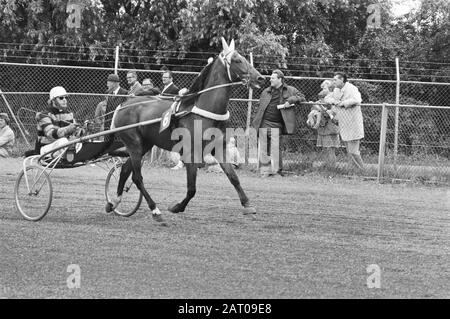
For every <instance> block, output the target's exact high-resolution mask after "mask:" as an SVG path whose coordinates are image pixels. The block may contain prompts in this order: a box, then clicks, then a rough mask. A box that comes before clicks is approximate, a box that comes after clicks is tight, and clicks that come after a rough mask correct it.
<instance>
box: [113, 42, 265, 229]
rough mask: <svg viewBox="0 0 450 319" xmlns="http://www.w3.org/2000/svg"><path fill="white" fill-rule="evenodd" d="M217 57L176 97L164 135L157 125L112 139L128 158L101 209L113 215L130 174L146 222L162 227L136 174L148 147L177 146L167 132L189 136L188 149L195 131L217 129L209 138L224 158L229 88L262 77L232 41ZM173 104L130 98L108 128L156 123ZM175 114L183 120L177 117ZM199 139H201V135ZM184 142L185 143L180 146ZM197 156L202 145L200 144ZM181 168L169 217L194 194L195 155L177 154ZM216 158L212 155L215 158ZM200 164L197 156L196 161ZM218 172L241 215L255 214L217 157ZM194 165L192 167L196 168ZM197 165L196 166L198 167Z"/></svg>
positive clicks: (257, 81) (255, 85)
mask: <svg viewBox="0 0 450 319" xmlns="http://www.w3.org/2000/svg"><path fill="white" fill-rule="evenodd" d="M222 49H223V50H222V52H221V53H220V54H219V55H218V56H217V57H216V58H215V59H214V60H213V62H211V63H209V64H208V65H207V66H206V67H205V68H204V69H203V70H202V71H201V72H200V75H199V76H198V77H197V78H196V80H195V81H194V83H193V84H192V85H191V87H190V89H189V94H186V95H185V96H181V97H180V96H179V98H180V99H181V101H180V103H181V104H180V105H179V107H178V112H176V113H175V112H174V113H175V116H172V118H173V120H171V121H172V122H171V125H172V126H171V127H170V128H168V129H165V130H162V131H161V129H160V126H161V125H160V123H159V122H157V123H155V124H150V125H145V126H140V127H138V128H134V129H129V130H123V131H121V132H118V133H116V134H117V135H118V136H119V138H120V140H121V141H122V142H123V144H124V145H125V147H126V150H127V152H128V153H129V158H128V160H127V161H126V162H125V164H124V165H123V166H122V169H121V172H120V178H119V183H118V187H117V198H116V199H114V200H112V202H108V203H107V204H106V211H107V212H111V211H113V210H114V209H115V208H116V207H117V206H118V205H119V204H120V201H121V196H122V193H123V188H124V184H125V181H126V180H127V179H128V177H129V176H130V174H131V173H132V180H133V182H134V184H135V185H136V186H137V188H138V189H139V190H140V191H141V193H142V195H143V196H144V198H145V200H146V202H147V204H148V207H149V209H150V210H151V212H152V217H153V218H154V219H155V220H156V221H158V222H162V221H163V219H162V216H161V211H160V210H159V208H158V207H157V206H156V204H155V202H154V201H153V199H152V198H151V197H150V195H149V193H148V192H147V190H146V189H145V187H144V183H143V178H142V174H141V165H142V164H141V162H142V157H143V156H144V155H145V153H147V152H148V151H149V150H151V148H152V147H153V146H157V147H160V148H162V149H165V150H173V147H174V146H175V145H176V144H177V143H178V142H180V140H179V139H172V132H173V129H175V128H176V129H180V128H181V129H182V130H185V131H187V132H189V133H190V134H189V135H188V136H189V137H190V139H189V141H188V142H190V143H191V144H190V145H194V142H195V141H194V138H195V134H196V133H195V132H194V131H195V129H196V128H195V126H197V129H198V127H199V126H198V125H199V124H201V126H200V127H201V133H204V132H205V130H207V129H208V128H218V131H219V132H220V134H221V135H222V136H215V138H216V139H217V138H218V141H223V142H222V143H221V144H220V147H221V148H222V149H221V151H222V154H225V148H226V140H225V138H224V136H225V121H226V120H227V119H228V117H229V112H228V110H227V104H228V101H229V99H230V94H231V87H232V86H233V85H237V84H244V85H247V86H249V87H252V88H260V85H262V83H263V81H264V77H263V76H262V75H261V74H260V73H259V72H258V71H257V70H256V69H255V68H254V67H253V66H252V65H251V64H250V63H249V62H248V61H247V60H246V59H245V58H244V57H243V56H242V55H240V54H239V53H238V52H237V51H236V50H235V43H234V39H233V40H231V42H230V44H227V42H226V41H225V39H224V38H222ZM172 103H173V99H171V100H167V99H163V98H162V97H135V98H133V99H129V100H127V101H126V102H124V103H123V104H122V106H120V107H119V108H118V109H117V110H116V113H115V114H114V117H113V126H114V127H115V128H120V127H121V126H126V125H130V124H135V123H139V122H144V121H149V120H152V119H159V118H162V117H163V113H164V112H166V111H167V110H169V109H171V108H173V105H172ZM177 114H184V115H183V116H180V117H177V116H176V115H177ZM201 136H203V134H202V135H201ZM184 142H186V141H184ZM201 143H202V144H201V145H202V150H203V147H205V144H206V142H205V141H203V140H202V141H201ZM179 153H180V154H182V158H183V160H184V162H185V167H186V175H187V193H186V197H185V198H184V199H183V200H182V201H181V202H178V203H176V204H174V205H173V206H171V207H169V208H168V210H169V211H170V212H172V213H180V212H184V211H185V208H186V206H187V205H188V203H189V201H190V200H191V199H192V198H193V197H194V196H195V193H196V179H197V169H198V166H199V162H198V160H197V159H198V157H197V158H195V156H196V154H195V152H194V153H192V152H187V151H186V150H185V149H183V150H180V151H179ZM216 154H217V152H216ZM201 158H202V159H203V156H202V157H201ZM216 158H217V159H218V161H219V163H220V165H221V167H222V170H223V171H224V173H225V174H226V176H227V177H228V179H229V181H230V182H231V184H232V185H233V186H234V188H235V190H236V191H237V193H238V196H239V199H240V202H241V205H242V206H243V207H244V214H250V215H253V214H256V209H255V207H254V206H253V205H252V204H251V203H250V200H249V199H248V197H247V195H246V194H245V192H244V190H243V189H242V187H241V185H240V181H239V178H238V176H237V175H236V172H235V171H234V168H233V166H232V164H231V163H226V162H225V161H223V160H222V159H219V158H218V157H217V156H216ZM196 160H197V162H196ZM200 164H201V163H200Z"/></svg>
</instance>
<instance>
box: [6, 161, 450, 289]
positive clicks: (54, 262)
mask: <svg viewBox="0 0 450 319" xmlns="http://www.w3.org/2000/svg"><path fill="white" fill-rule="evenodd" d="M20 164H21V162H20V160H2V161H1V162H0V181H1V184H0V243H1V244H0V256H1V258H0V298H1V297H3V298H21V297H30V298H72V297H73V298H348V297H353V298H381V297H383V298H390V297H398V298H409V297H415V298H437V297H443V298H449V297H450V283H449V280H448V278H450V273H449V264H450V262H449V261H450V258H449V247H450V215H449V211H450V192H449V191H448V190H447V189H445V188H435V187H433V188H431V187H417V186H408V185H378V184H376V183H374V182H363V181H351V180H347V179H328V178H326V177H323V176H317V175H311V176H299V177H295V176H289V177H286V178H281V177H276V178H270V179H260V178H259V177H257V176H255V175H254V174H252V173H249V172H242V171H240V172H238V174H239V176H240V179H241V183H242V185H243V187H244V189H245V190H246V192H247V195H248V196H249V197H250V198H251V200H252V201H253V203H254V204H255V205H256V206H257V208H258V215H257V219H256V220H251V219H250V218H248V217H246V216H243V215H242V210H241V207H240V204H239V200H238V198H237V194H236V193H235V191H234V189H233V187H232V186H231V184H230V183H229V182H228V181H227V179H226V177H225V176H224V175H222V174H215V173H206V172H205V171H203V170H202V171H201V172H200V174H199V177H198V187H197V195H196V197H195V198H194V199H193V200H192V201H191V203H190V205H189V206H188V208H187V210H186V212H185V213H181V214H178V215H172V214H170V213H168V212H167V211H165V209H166V208H167V207H168V206H169V205H170V204H172V203H174V202H175V201H176V200H180V199H181V198H182V197H183V196H184V194H185V172H184V170H183V171H171V170H169V169H166V168H154V167H153V168H146V169H145V171H144V178H145V183H146V185H147V187H148V188H149V189H150V193H151V195H152V197H153V198H154V199H155V201H156V202H157V203H158V206H159V207H160V209H162V210H163V209H164V212H163V214H164V217H165V219H166V221H167V223H168V226H167V227H164V226H160V225H158V224H157V223H155V222H154V221H153V220H152V218H151V217H149V216H148V209H146V205H145V204H143V205H142V207H141V209H140V210H139V211H138V212H137V213H136V214H135V215H134V216H132V217H130V218H121V217H118V216H114V215H106V214H105V213H104V212H103V207H104V198H103V196H104V195H103V187H104V179H105V177H106V173H105V172H104V171H103V170H101V169H99V168H95V167H90V166H86V167H83V168H78V169H73V170H59V171H55V172H53V174H52V182H53V186H54V200H53V205H52V208H51V210H50V212H49V214H48V215H47V216H46V217H45V218H44V219H43V220H42V221H40V222H37V223H33V222H28V221H25V220H24V219H23V218H22V217H21V216H20V215H19V214H18V213H17V212H16V211H15V208H14V203H13V187H14V181H15V178H16V176H17V175H18V172H19V171H20V168H21V167H20ZM70 264H78V265H79V266H80V268H81V288H80V289H68V288H67V285H66V279H67V277H68V276H69V273H68V272H67V266H68V265H70ZM370 264H377V265H379V266H380V268H381V289H368V288H367V285H366V280H367V277H368V276H369V274H368V273H367V272H366V268H367V266H368V265H370Z"/></svg>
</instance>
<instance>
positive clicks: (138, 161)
mask: <svg viewBox="0 0 450 319" xmlns="http://www.w3.org/2000/svg"><path fill="white" fill-rule="evenodd" d="M142 156H143V152H141V151H140V150H133V151H132V152H130V160H131V165H132V166H133V175H132V176H131V178H132V179H133V183H134V184H135V185H136V187H137V188H138V189H139V190H140V191H141V194H142V195H143V196H144V198H145V200H146V201H147V204H148V208H150V210H151V211H152V217H153V219H154V220H156V221H158V222H162V221H163V219H162V216H161V211H160V210H159V208H158V207H156V203H155V202H154V201H153V199H152V198H151V197H150V194H149V193H148V192H147V190H146V189H145V187H144V179H143V178H142V172H141V168H142Z"/></svg>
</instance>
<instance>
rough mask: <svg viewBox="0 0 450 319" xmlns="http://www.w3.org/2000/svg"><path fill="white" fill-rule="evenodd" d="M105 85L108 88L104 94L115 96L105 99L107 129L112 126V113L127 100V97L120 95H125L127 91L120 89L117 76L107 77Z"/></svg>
mask: <svg viewBox="0 0 450 319" xmlns="http://www.w3.org/2000/svg"><path fill="white" fill-rule="evenodd" d="M106 85H107V86H108V89H107V90H106V94H110V95H117V96H107V97H106V110H105V129H109V127H110V126H111V124H112V117H113V113H114V111H115V110H116V108H117V107H118V106H119V105H120V104H122V103H123V102H125V100H126V99H127V97H125V96H120V95H127V94H128V91H127V90H125V89H122V88H121V87H120V79H119V76H118V75H117V74H110V75H108V80H107V82H106Z"/></svg>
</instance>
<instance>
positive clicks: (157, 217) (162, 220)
mask: <svg viewBox="0 0 450 319" xmlns="http://www.w3.org/2000/svg"><path fill="white" fill-rule="evenodd" d="M152 217H153V220H154V221H156V222H158V223H163V222H164V219H163V218H162V216H161V214H152Z"/></svg>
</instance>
